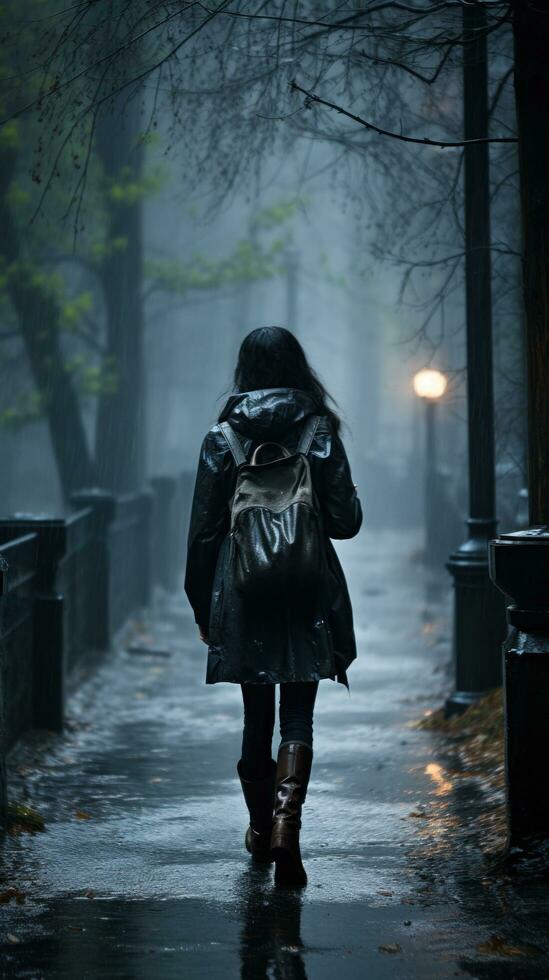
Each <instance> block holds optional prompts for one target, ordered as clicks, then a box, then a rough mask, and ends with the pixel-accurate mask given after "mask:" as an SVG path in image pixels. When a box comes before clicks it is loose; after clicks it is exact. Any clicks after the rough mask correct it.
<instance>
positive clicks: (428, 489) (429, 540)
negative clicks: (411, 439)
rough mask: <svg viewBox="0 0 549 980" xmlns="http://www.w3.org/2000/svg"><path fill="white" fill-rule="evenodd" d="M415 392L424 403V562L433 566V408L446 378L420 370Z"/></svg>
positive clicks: (435, 495)
mask: <svg viewBox="0 0 549 980" xmlns="http://www.w3.org/2000/svg"><path fill="white" fill-rule="evenodd" d="M413 383H414V391H415V393H416V395H417V396H418V398H422V399H423V401H424V402H425V561H426V563H427V564H430V565H434V564H436V561H437V558H438V551H439V549H438V548H437V540H438V537H439V526H438V525H439V518H441V515H440V514H439V513H438V508H437V503H438V499H439V498H438V493H437V459H436V451H437V446H436V437H435V406H436V404H437V402H438V401H439V400H440V399H441V398H442V396H443V394H444V392H445V391H446V388H447V387H448V378H447V377H446V375H445V374H443V373H442V371H437V370H435V369H434V368H423V370H421V371H418V372H417V373H416V374H414V379H413Z"/></svg>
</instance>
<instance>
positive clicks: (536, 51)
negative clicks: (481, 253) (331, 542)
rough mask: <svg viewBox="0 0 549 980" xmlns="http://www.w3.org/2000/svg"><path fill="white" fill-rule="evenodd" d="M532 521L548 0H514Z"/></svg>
mask: <svg viewBox="0 0 549 980" xmlns="http://www.w3.org/2000/svg"><path fill="white" fill-rule="evenodd" d="M513 26H514V37H515V96H516V107H517V122H518V136H519V167H520V187H521V209H522V231H523V249H524V250H523V290H524V307H525V313H526V318H525V330H526V359H527V379H528V385H527V400H528V484H529V487H528V489H529V500H530V523H531V524H534V525H538V524H549V395H548V393H549V177H548V169H547V161H548V159H549V62H548V52H549V0H536V4H535V5H531V4H530V3H529V0H514V25H513Z"/></svg>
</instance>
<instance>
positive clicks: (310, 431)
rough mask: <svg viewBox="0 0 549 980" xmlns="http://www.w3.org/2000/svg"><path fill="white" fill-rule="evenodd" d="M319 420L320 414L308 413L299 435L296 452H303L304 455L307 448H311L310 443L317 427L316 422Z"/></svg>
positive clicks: (307, 450)
mask: <svg viewBox="0 0 549 980" xmlns="http://www.w3.org/2000/svg"><path fill="white" fill-rule="evenodd" d="M319 422H320V415H310V416H309V418H308V419H307V421H306V422H305V425H304V427H303V431H302V433H301V436H300V437H299V442H298V445H297V452H298V453H303V455H304V456H306V455H307V453H308V452H309V449H310V448H311V443H312V441H313V439H314V437H315V433H316V430H317V429H318V423H319Z"/></svg>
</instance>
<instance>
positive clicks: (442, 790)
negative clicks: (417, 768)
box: [425, 762, 454, 796]
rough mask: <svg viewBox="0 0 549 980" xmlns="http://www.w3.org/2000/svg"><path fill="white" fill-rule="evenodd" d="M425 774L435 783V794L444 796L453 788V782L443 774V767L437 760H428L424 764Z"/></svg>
mask: <svg viewBox="0 0 549 980" xmlns="http://www.w3.org/2000/svg"><path fill="white" fill-rule="evenodd" d="M425 774H426V775H427V776H429V777H430V778H431V779H432V780H433V782H434V783H435V786H436V789H435V796H446V795H447V794H448V793H451V791H452V790H453V788H454V784H453V783H452V782H450V780H449V779H446V778H445V776H444V769H443V768H442V766H441V765H439V763H438V762H429V763H428V764H427V765H426V766H425Z"/></svg>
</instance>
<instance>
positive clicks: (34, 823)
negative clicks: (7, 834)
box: [8, 802, 45, 834]
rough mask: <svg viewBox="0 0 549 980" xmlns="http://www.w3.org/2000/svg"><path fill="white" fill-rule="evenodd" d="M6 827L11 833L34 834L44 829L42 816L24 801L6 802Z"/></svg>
mask: <svg viewBox="0 0 549 980" xmlns="http://www.w3.org/2000/svg"><path fill="white" fill-rule="evenodd" d="M8 829H9V830H11V831H12V832H13V833H21V832H22V831H27V832H28V833H31V834H34V833H36V832H39V831H42V830H44V829H45V823H44V818H43V817H41V816H40V814H39V813H37V812H36V810H32V809H31V807H30V806H25V804H24V803H14V802H12V803H8Z"/></svg>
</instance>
